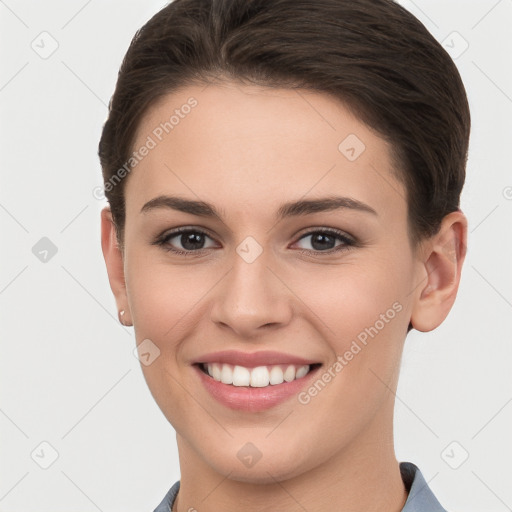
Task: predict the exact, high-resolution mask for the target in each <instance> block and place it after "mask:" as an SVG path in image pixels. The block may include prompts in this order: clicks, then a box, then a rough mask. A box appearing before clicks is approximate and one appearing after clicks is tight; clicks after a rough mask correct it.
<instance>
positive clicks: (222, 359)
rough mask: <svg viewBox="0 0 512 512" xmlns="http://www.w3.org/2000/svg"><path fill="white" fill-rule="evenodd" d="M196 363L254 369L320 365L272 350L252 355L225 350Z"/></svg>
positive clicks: (206, 356)
mask: <svg viewBox="0 0 512 512" xmlns="http://www.w3.org/2000/svg"><path fill="white" fill-rule="evenodd" d="M195 363H196V364H198V363H226V364H232V365H234V366H245V367H247V368H253V367H256V366H267V365H273V364H294V365H306V364H310V365H311V364H315V363H318V361H312V360H310V359H304V358H303V357H298V356H294V355H291V354H285V353H283V352H274V351H272V350H262V351H258V352H251V353H248V352H240V351H237V350H223V351H220V352H210V353H208V354H204V355H202V356H200V357H198V358H197V359H196V361H195Z"/></svg>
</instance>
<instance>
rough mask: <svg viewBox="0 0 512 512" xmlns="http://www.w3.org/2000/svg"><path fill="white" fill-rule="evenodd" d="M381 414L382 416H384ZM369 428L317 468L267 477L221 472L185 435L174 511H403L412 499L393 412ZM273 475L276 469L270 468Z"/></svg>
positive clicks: (178, 439) (182, 443) (179, 443)
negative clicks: (397, 445) (396, 449)
mask: <svg viewBox="0 0 512 512" xmlns="http://www.w3.org/2000/svg"><path fill="white" fill-rule="evenodd" d="M381 420H382V418H381ZM389 420H390V421H388V422H386V423H385V424H388V425H391V427H390V428H389V429H388V430H387V431H386V430H385V429H384V430H383V429H382V424H383V423H382V421H377V422H374V423H375V425H373V426H370V427H369V429H368V431H367V432H363V433H360V435H359V436H358V438H357V439H356V440H354V442H353V443H351V446H350V448H344V449H342V450H340V451H339V452H338V453H335V454H333V456H332V457H331V458H329V459H328V460H326V461H323V462H322V463H321V464H318V465H316V466H315V467H314V468H313V469H311V470H309V471H306V472H303V473H301V474H299V475H298V476H294V477H292V478H282V479H281V478H275V477H271V478H270V481H268V482H266V483H251V482H246V481H238V480H235V479H234V478H233V475H231V476H230V473H229V472H226V474H221V473H220V472H218V471H215V469H214V468H212V467H211V465H209V464H206V462H205V461H204V459H203V458H201V457H200V456H199V455H198V453H197V452H196V451H195V450H194V449H193V447H192V446H190V444H189V443H188V442H187V441H186V440H185V439H184V438H183V437H181V436H180V435H177V441H178V450H179V455H180V468H181V483H180V491H179V494H178V497H177V500H176V502H175V506H174V507H173V511H177V512H186V511H189V510H198V511H200V512H218V511H219V510H222V511H223V512H235V511H236V512H239V511H240V510H244V511H247V512H256V511H258V512H267V511H268V512H270V511H275V510H285V511H286V512H304V510H307V511H308V512H320V511H322V512H326V511H333V512H334V511H336V512H344V511H350V512H363V511H364V512H400V511H401V510H402V508H403V506H404V504H405V501H406V499H407V491H406V489H405V487H404V484H403V481H402V478H401V475H400V468H399V464H398V462H397V460H396V458H395V454H394V449H393V429H392V418H389ZM267 475H268V476H269V477H270V475H271V472H267Z"/></svg>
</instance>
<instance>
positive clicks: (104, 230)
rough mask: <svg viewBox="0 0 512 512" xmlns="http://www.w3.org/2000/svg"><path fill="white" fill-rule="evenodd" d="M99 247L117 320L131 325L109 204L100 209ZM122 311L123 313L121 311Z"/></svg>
mask: <svg viewBox="0 0 512 512" xmlns="http://www.w3.org/2000/svg"><path fill="white" fill-rule="evenodd" d="M101 249H102V251H103V257H104V258H105V264H106V266H107V273H108V280H109V282H110V288H111V289H112V292H113V294H114V297H115V299H116V304H117V310H118V312H119V313H118V315H119V321H120V322H121V323H122V324H123V325H132V321H131V314H130V308H129V306H128V299H127V296H126V283H125V279H124V258H123V253H122V251H121V248H120V247H119V244H118V241H117V235H116V230H115V226H114V222H113V220H112V212H111V211H110V207H109V206H106V207H105V208H103V210H101ZM123 311H124V313H122V312H123Z"/></svg>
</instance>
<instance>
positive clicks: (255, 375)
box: [251, 366, 270, 388]
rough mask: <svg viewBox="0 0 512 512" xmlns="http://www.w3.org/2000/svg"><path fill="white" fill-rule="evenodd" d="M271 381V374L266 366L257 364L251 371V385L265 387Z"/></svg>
mask: <svg viewBox="0 0 512 512" xmlns="http://www.w3.org/2000/svg"><path fill="white" fill-rule="evenodd" d="M269 382H270V375H269V374H268V368H267V367H266V366H257V367H256V368H253V369H252V371H251V387H253V388H264V387H265V386H268V385H269Z"/></svg>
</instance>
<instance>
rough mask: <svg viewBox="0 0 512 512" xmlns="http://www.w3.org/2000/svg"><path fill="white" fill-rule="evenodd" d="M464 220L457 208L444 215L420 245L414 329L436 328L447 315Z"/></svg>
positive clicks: (453, 294) (462, 250) (464, 238)
mask: <svg viewBox="0 0 512 512" xmlns="http://www.w3.org/2000/svg"><path fill="white" fill-rule="evenodd" d="M467 225H468V224H467V219H466V217H465V215H464V214H463V213H462V212H461V211H460V210H458V211H456V212H452V213H450V214H448V215H446V216H445V217H444V219H443V221H442V223H441V227H440V229H439V231H438V233H437V234H436V235H434V236H432V237H431V238H429V239H428V240H426V241H425V242H424V244H423V249H422V251H421V254H422V258H421V259H422V263H421V266H420V271H419V278H420V279H419V281H420V282H421V284H420V286H418V287H417V290H416V297H415V300H414V305H413V310H412V315H411V324H412V327H413V328H414V329H416V330H418V331H422V332H428V331H432V330H433V329H435V328H436V327H438V326H439V325H440V324H441V323H442V322H443V321H444V319H445V318H446V317H447V316H448V313H449V312H450V309H451V308H452V306H453V303H454V302H455V297H456V296H457V290H458V288H459V282H460V276H461V271H462V264H463V263H464V259H465V257H466V243H467Z"/></svg>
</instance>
